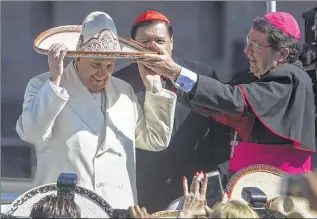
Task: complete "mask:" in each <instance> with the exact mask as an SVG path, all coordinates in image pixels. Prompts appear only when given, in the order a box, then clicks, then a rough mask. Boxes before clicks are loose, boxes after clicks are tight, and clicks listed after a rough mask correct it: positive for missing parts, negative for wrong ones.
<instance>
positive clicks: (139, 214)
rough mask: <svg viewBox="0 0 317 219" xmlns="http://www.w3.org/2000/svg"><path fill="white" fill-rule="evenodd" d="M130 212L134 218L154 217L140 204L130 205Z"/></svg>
mask: <svg viewBox="0 0 317 219" xmlns="http://www.w3.org/2000/svg"><path fill="white" fill-rule="evenodd" d="M129 212H130V216H131V217H132V218H153V217H152V215H150V214H149V213H147V211H146V208H144V207H142V208H140V207H139V206H138V205H135V206H130V207H129Z"/></svg>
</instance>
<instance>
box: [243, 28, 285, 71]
mask: <svg viewBox="0 0 317 219" xmlns="http://www.w3.org/2000/svg"><path fill="white" fill-rule="evenodd" d="M267 38H268V37H267V35H266V34H265V33H261V32H258V31H256V30H254V29H253V28H251V30H250V31H249V34H248V36H247V45H246V47H245V49H244V52H245V54H246V55H247V56H248V58H249V59H250V71H251V72H252V73H253V74H254V75H255V76H261V75H263V74H265V73H266V72H268V71H269V70H271V69H273V68H275V67H276V66H277V65H278V63H281V62H283V61H285V59H283V57H282V56H281V55H280V52H275V51H273V49H272V47H271V45H270V44H269V42H268V39H267Z"/></svg>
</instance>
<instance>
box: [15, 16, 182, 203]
mask: <svg viewBox="0 0 317 219" xmlns="http://www.w3.org/2000/svg"><path fill="white" fill-rule="evenodd" d="M82 27H83V28H82V31H81V35H80V38H79V40H78V43H77V50H81V51H85V52H86V53H89V52H96V51H118V50H120V45H119V40H118V36H117V31H116V27H115V24H114V22H113V20H112V19H111V17H110V16H109V15H108V14H106V13H103V12H93V13H91V14H89V15H88V16H87V17H86V19H85V20H84V22H83V25H82ZM74 40H76V39H74ZM70 41H71V40H68V41H67V40H65V44H67V42H70ZM65 44H53V45H52V46H51V48H50V49H49V54H48V63H49V70H50V71H49V72H46V73H43V74H40V75H38V76H36V77H34V78H32V79H31V80H30V82H29V83H28V85H27V88H26V92H25V96H24V103H23V112H22V115H21V116H20V118H19V119H18V121H17V126H16V130H17V132H18V134H19V136H20V137H21V139H22V140H24V141H27V142H29V143H31V144H34V145H35V148H36V153H37V170H36V174H35V179H34V181H35V184H36V185H42V184H46V183H54V182H55V181H56V179H57V177H58V175H59V174H60V173H61V172H72V173H76V174H77V175H78V184H79V185H81V186H84V187H86V188H88V189H91V190H94V191H95V192H96V193H98V194H99V195H101V196H102V197H103V198H104V199H105V200H106V201H107V202H108V203H109V204H110V205H111V206H112V208H117V209H127V208H128V207H129V206H132V205H135V204H137V192H136V176H135V175H136V169H135V146H136V145H137V146H138V147H139V148H141V149H145V150H151V151H160V150H164V149H165V148H166V147H167V146H168V144H169V141H170V138H171V133H172V129H173V120H174V111H175V105H176V95H175V94H174V93H173V92H171V91H168V90H165V89H163V88H162V84H161V80H160V76H159V75H157V74H155V73H153V72H151V71H149V70H146V69H145V67H144V66H143V65H139V68H140V75H141V77H142V79H143V82H144V85H145V87H146V88H147V92H146V97H145V102H144V106H143V108H142V106H140V104H139V103H138V102H137V98H136V95H135V94H134V92H133V89H132V87H131V86H130V85H129V84H128V83H126V82H124V81H122V80H120V79H117V78H114V77H111V74H112V72H113V67H114V63H115V59H112V58H98V57H96V58H95V57H93V58H87V57H77V58H75V59H74V60H73V61H72V62H71V63H70V64H69V65H68V66H67V67H66V68H65V69H64V67H63V59H64V57H65V55H66V53H67V45H65Z"/></svg>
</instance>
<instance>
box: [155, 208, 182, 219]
mask: <svg viewBox="0 0 317 219" xmlns="http://www.w3.org/2000/svg"><path fill="white" fill-rule="evenodd" d="M178 214H179V211H178V210H166V211H158V212H155V213H153V214H152V217H154V218H177V216H178Z"/></svg>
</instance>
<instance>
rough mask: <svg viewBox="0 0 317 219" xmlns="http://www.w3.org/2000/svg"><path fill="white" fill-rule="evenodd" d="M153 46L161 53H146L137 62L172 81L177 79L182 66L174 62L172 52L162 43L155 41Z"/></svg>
mask: <svg viewBox="0 0 317 219" xmlns="http://www.w3.org/2000/svg"><path fill="white" fill-rule="evenodd" d="M153 47H154V48H155V49H156V50H157V51H158V53H159V54H145V55H144V58H141V59H138V60H137V62H138V63H139V64H143V65H144V66H145V67H147V68H149V69H151V70H152V71H154V72H156V73H157V74H160V75H163V76H166V77H168V78H169V79H171V80H172V81H175V80H176V79H177V77H178V75H179V74H180V72H181V70H182V67H181V66H180V65H178V64H176V63H175V62H174V60H173V59H172V57H171V56H170V54H169V53H168V52H167V51H166V50H165V49H164V48H163V47H162V46H161V45H159V44H157V43H155V42H154V43H153Z"/></svg>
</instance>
